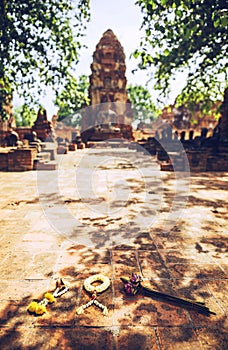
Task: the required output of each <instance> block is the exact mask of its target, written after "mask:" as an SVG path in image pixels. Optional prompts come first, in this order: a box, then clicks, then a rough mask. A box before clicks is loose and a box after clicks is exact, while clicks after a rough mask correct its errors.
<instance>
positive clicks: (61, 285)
mask: <svg viewBox="0 0 228 350" xmlns="http://www.w3.org/2000/svg"><path fill="white" fill-rule="evenodd" d="M68 289H69V284H68V283H65V282H63V280H62V279H61V278H60V279H59V280H58V281H57V282H56V289H55V291H54V292H53V293H49V292H47V293H45V294H44V298H43V299H42V300H41V301H40V302H36V301H32V302H31V303H30V304H29V306H28V307H27V310H28V311H29V312H30V313H34V314H35V315H43V314H44V313H46V312H47V309H46V306H47V305H48V303H50V304H52V303H54V302H55V298H56V297H59V296H61V295H63V294H64V293H66V292H67V291H68Z"/></svg>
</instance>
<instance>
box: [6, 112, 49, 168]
mask: <svg viewBox="0 0 228 350" xmlns="http://www.w3.org/2000/svg"><path fill="white" fill-rule="evenodd" d="M1 136H2V137H1V144H0V146H2V147H0V170H1V171H28V170H33V169H37V166H38V165H39V169H41V168H42V169H43V168H45V169H47V170H49V169H51V170H53V169H55V168H56V164H55V162H54V160H55V158H56V145H55V144H54V141H55V137H54V132H53V128H52V124H51V122H49V121H48V119H47V114H46V110H43V109H40V110H39V111H38V115H37V119H36V121H35V123H34V125H33V127H14V128H12V123H11V124H10V125H9V124H8V127H7V128H6V130H4V133H3V130H2V134H1Z"/></svg>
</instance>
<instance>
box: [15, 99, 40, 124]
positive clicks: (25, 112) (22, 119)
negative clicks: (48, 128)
mask: <svg viewBox="0 0 228 350" xmlns="http://www.w3.org/2000/svg"><path fill="white" fill-rule="evenodd" d="M13 116H14V118H15V120H16V125H17V126H32V125H33V123H34V121H35V120H36V118H37V111H36V110H35V108H34V107H30V106H29V105H27V104H23V105H22V106H20V107H17V108H16V109H15V110H14V113H13Z"/></svg>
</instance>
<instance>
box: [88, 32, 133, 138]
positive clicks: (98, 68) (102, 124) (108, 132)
mask: <svg viewBox="0 0 228 350" xmlns="http://www.w3.org/2000/svg"><path fill="white" fill-rule="evenodd" d="M91 70H92V74H91V75H90V87H89V97H90V101H91V107H90V108H88V110H87V112H86V113H85V114H86V115H85V116H84V117H83V120H82V131H84V135H85V134H86V135H87V134H88V132H89V135H90V136H89V137H90V138H94V137H95V138H96V136H95V135H94V134H95V133H96V134H97V139H99V138H101V139H105V138H112V137H114V136H115V135H117V134H118V137H124V138H127V139H132V129H131V122H132V118H133V111H132V109H131V104H130V101H129V99H128V95H127V91H126V84H127V79H126V76H125V72H126V64H125V54H124V51H123V47H122V46H121V44H120V42H119V40H118V39H117V37H116V36H115V34H114V33H113V31H112V30H111V29H108V30H107V31H106V32H105V33H104V34H103V36H102V38H101V39H100V41H99V43H98V44H97V46H96V50H95V52H94V54H93V62H92V64H91ZM112 127H113V128H114V129H113V130H112ZM91 128H93V130H91ZM88 129H90V130H88ZM85 131H86V132H85ZM87 131H88V132H87ZM91 132H92V134H93V135H91ZM98 134H99V136H98ZM101 135H102V136H101ZM92 136H93V137H92Z"/></svg>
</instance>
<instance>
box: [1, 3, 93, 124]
mask: <svg viewBox="0 0 228 350" xmlns="http://www.w3.org/2000/svg"><path fill="white" fill-rule="evenodd" d="M0 14H1V21H0V51H1V55H0V94H1V100H0V115H1V116H2V117H6V115H5V113H4V108H3V106H4V102H5V103H6V102H7V101H6V98H5V97H4V94H5V93H8V94H10V93H12V90H16V91H17V92H19V93H20V94H21V95H23V96H24V97H26V96H31V90H32V89H33V88H35V89H36V90H38V91H39V92H41V90H42V87H44V86H51V87H52V88H53V89H54V91H56V92H57V91H58V89H59V85H60V83H61V84H63V83H64V81H65V79H67V77H69V75H71V74H72V69H73V68H74V66H75V64H76V63H77V62H78V59H79V50H80V48H81V45H82V44H81V41H82V35H83V32H84V29H85V22H86V20H87V19H88V18H89V0H75V1H73V0H72V1H71V0H46V1H43V0H20V1H17V0H1V1H0Z"/></svg>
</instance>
